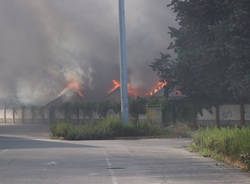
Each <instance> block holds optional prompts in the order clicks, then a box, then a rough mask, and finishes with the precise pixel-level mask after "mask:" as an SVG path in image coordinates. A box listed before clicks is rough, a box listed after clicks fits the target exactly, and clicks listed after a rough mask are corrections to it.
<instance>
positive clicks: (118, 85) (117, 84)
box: [108, 80, 121, 95]
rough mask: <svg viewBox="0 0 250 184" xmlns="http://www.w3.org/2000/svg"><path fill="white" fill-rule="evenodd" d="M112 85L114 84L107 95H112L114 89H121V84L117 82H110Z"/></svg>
mask: <svg viewBox="0 0 250 184" xmlns="http://www.w3.org/2000/svg"><path fill="white" fill-rule="evenodd" d="M112 83H113V84H114V87H113V88H112V89H110V90H109V91H108V94H109V95H110V94H112V93H113V92H114V91H115V90H116V89H118V88H120V87H121V84H120V82H119V81H117V80H112Z"/></svg>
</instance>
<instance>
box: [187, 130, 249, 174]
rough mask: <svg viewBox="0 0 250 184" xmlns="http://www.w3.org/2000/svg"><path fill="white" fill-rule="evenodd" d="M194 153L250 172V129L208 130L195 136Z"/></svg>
mask: <svg viewBox="0 0 250 184" xmlns="http://www.w3.org/2000/svg"><path fill="white" fill-rule="evenodd" d="M190 148H191V150H192V151H197V152H200V153H201V154H202V155H203V156H209V157H212V158H214V159H216V160H222V161H224V162H226V163H230V164H232V165H235V166H238V167H241V168H245V169H247V170H248V171H250V128H247V127H243V128H237V127H235V128H229V127H227V128H206V129H200V130H199V131H197V132H196V133H195V135H194V139H193V142H192V144H191V145H190Z"/></svg>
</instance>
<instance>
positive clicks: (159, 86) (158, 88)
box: [145, 81, 168, 96]
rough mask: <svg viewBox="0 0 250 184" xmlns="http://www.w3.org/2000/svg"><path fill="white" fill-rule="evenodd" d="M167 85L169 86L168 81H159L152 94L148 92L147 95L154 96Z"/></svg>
mask: <svg viewBox="0 0 250 184" xmlns="http://www.w3.org/2000/svg"><path fill="white" fill-rule="evenodd" d="M167 84H168V82H167V81H164V82H161V81H159V82H158V83H157V85H156V86H155V87H154V88H153V89H152V90H151V91H150V92H147V93H146V94H145V95H146V96H153V95H154V94H156V93H157V92H159V91H160V90H161V89H163V88H164V87H165V86H166V85H167Z"/></svg>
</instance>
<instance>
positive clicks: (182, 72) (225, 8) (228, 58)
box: [150, 0, 250, 124]
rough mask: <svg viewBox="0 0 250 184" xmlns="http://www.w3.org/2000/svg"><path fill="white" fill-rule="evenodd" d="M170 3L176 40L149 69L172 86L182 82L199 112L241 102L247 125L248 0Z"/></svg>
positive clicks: (249, 78)
mask: <svg viewBox="0 0 250 184" xmlns="http://www.w3.org/2000/svg"><path fill="white" fill-rule="evenodd" d="M168 7H170V8H171V9H172V10H173V12H174V13H175V14H176V21H177V22H178V24H179V25H178V26H177V27H169V34H170V36H171V38H172V40H173V41H172V42H171V43H170V44H169V46H168V50H167V51H166V52H164V53H161V54H160V56H159V58H157V59H155V60H154V61H153V62H152V64H151V65H150V67H152V69H153V70H154V71H156V72H157V74H158V75H159V76H160V78H161V79H162V80H167V81H168V83H169V85H168V88H169V89H171V88H174V87H176V86H179V87H180V88H181V91H182V92H183V94H184V95H186V96H187V97H188V98H189V99H190V100H191V101H192V104H193V106H195V107H197V108H196V109H197V111H199V109H201V108H203V107H207V106H215V107H216V109H217V110H216V111H218V106H219V105H220V104H241V123H242V124H244V123H245V119H244V104H246V103H249V101H250V21H249V17H250V1H249V0H240V1H239V0H219V1H218V0H172V1H171V3H170V4H169V5H168ZM172 52H174V53H175V54H172ZM173 55H174V56H173ZM217 116H218V117H217V123H219V113H217Z"/></svg>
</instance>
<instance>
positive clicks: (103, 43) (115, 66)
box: [0, 0, 176, 104]
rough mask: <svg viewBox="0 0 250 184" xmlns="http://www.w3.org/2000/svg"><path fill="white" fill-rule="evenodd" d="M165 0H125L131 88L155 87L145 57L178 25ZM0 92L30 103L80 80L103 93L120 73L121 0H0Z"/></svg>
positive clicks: (94, 95)
mask: <svg viewBox="0 0 250 184" xmlns="http://www.w3.org/2000/svg"><path fill="white" fill-rule="evenodd" d="M168 3H169V1H168V0H154V1H152V0H136V1H134V0H126V14H127V17H126V18H127V43H128V46H127V47H128V71H129V81H130V82H131V85H132V87H135V88H143V89H150V88H151V86H153V84H154V83H155V81H157V77H156V76H155V74H154V73H153V72H152V71H151V69H150V68H149V67H148V64H149V63H150V62H151V61H152V60H153V59H154V58H155V57H157V56H158V55H159V52H161V51H164V50H165V49H166V47H167V46H168V44H169V42H170V38H169V36H168V26H174V25H176V22H175V16H174V14H173V13H172V12H171V10H170V9H168V8H167V7H166V5H167V4H168ZM0 26H1V32H0V98H8V97H11V98H12V97H17V98H18V99H19V100H20V101H21V102H23V103H25V104H44V103H47V102H48V101H50V100H52V99H54V98H55V97H56V96H57V95H58V93H60V91H61V90H62V89H63V88H64V87H65V86H66V84H67V82H69V81H77V82H79V83H80V84H81V86H82V90H83V92H84V94H85V96H86V98H88V99H96V100H99V99H103V98H104V97H105V96H106V92H107V91H108V89H110V88H111V87H112V82H111V81H112V79H116V80H119V76H120V75H119V25H118V0H105V1H100V0H84V1H82V0H74V1H68V0H53V1H51V0H35V1H31V0H11V1H9V0H1V1H0Z"/></svg>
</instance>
